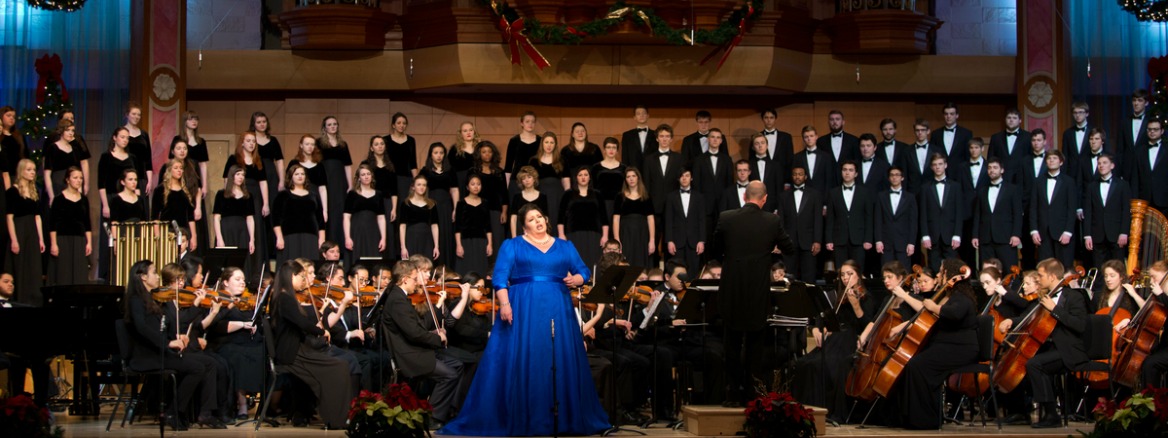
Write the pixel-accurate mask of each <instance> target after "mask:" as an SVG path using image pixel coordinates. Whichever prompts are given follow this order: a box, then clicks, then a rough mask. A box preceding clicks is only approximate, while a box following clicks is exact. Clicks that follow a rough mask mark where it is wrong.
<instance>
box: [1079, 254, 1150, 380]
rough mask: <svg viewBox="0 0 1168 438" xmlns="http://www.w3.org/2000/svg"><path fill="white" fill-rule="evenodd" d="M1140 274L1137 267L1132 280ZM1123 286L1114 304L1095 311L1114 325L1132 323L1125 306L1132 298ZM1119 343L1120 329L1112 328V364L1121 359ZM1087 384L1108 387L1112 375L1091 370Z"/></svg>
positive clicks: (1136, 278)
mask: <svg viewBox="0 0 1168 438" xmlns="http://www.w3.org/2000/svg"><path fill="white" fill-rule="evenodd" d="M1139 276H1140V272H1139V269H1138V268H1137V269H1135V271H1134V272H1133V273H1132V277H1131V280H1132V281H1133V282H1134V281H1136V280H1138V279H1139ZM1123 286H1124V285H1120V287H1119V291H1118V292H1116V293H1118V294H1120V295H1119V298H1116V299H1115V304H1114V305H1112V306H1103V307H1100V308H1099V310H1097V311H1095V314H1096V315H1107V316H1108V318H1109V319H1111V326H1112V327H1115V326H1117V325H1119V323H1120V322H1123V321H1124V320H1127V321H1128V323H1129V324H1130V323H1131V312H1128V311H1127V309H1124V308H1123V300H1124V299H1130V298H1128V296H1127V294H1128V292H1127V290H1126V289H1124V287H1123ZM1118 343H1119V331H1116V330H1112V331H1111V363H1112V364H1114V363H1116V362H1117V361H1118V359H1119V348H1117V347H1118ZM1097 362H1101V363H1106V362H1105V361H1102V360H1100V361H1097ZM1087 386H1088V387H1090V388H1091V389H1108V388H1110V386H1111V383H1110V376H1109V375H1108V373H1105V372H1102V371H1091V372H1089V373H1087Z"/></svg>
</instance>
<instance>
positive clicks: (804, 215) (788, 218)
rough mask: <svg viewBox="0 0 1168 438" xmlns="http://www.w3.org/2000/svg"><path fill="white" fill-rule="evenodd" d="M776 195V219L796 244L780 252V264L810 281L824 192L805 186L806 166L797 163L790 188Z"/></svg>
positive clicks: (815, 269) (815, 274)
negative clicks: (799, 165) (790, 250)
mask: <svg viewBox="0 0 1168 438" xmlns="http://www.w3.org/2000/svg"><path fill="white" fill-rule="evenodd" d="M778 196H779V202H778V213H779V219H782V221H783V228H784V229H787V230H792V233H793V235H794V240H795V245H796V247H797V249H796V250H795V252H787V253H783V265H785V267H786V268H787V272H790V273H792V274H793V275H794V276H795V278H797V279H799V280H801V281H805V282H813V281H815V279H817V278H819V269H818V268H819V267H818V266H817V263H816V258H817V256H819V250H820V249H821V248H822V246H823V245H822V244H823V193H820V192H819V190H815V189H813V188H810V187H807V170H806V169H804V168H802V167H796V168H794V169H791V190H788V191H785V192H782V193H779V194H778ZM914 217H915V215H914ZM913 236H914V238H915V236H916V233H915V232H914V233H913Z"/></svg>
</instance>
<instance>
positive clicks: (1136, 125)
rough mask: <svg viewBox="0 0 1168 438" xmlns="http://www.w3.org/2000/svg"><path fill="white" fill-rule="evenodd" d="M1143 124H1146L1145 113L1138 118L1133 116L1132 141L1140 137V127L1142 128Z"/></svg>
mask: <svg viewBox="0 0 1168 438" xmlns="http://www.w3.org/2000/svg"><path fill="white" fill-rule="evenodd" d="M1143 126H1144V115H1143V114H1140V115H1139V118H1136V116H1132V121H1131V130H1132V141H1136V139H1137V138H1140V128H1142V127H1143Z"/></svg>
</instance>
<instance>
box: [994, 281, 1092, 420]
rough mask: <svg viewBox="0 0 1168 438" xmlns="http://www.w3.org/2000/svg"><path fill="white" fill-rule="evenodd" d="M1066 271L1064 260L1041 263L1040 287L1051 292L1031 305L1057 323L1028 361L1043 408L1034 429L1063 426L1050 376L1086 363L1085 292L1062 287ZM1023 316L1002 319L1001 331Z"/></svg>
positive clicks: (1036, 397) (1028, 372) (1029, 377)
mask: <svg viewBox="0 0 1168 438" xmlns="http://www.w3.org/2000/svg"><path fill="white" fill-rule="evenodd" d="M1064 272H1065V269H1064V268H1063V264H1062V262H1059V261H1058V260H1057V259H1054V258H1048V259H1045V260H1043V261H1041V262H1038V275H1037V277H1038V279H1037V283H1038V287H1039V288H1040V289H1042V290H1047V291H1049V292H1047V293H1041V292H1040V293H1039V296H1040V297H1039V298H1038V299H1035V300H1034V301H1033V302H1032V303H1031V306H1042V307H1044V308H1046V310H1047V311H1049V312H1050V314H1051V315H1053V317H1054V320H1055V321H1056V322H1057V323H1056V325H1055V327H1054V331H1053V332H1051V334H1050V337H1049V338H1048V339H1047V342H1046V343H1045V344H1043V345H1042V348H1040V349H1039V351H1038V353H1037V354H1035V355H1034V357H1031V358H1030V360H1028V361H1027V362H1026V379H1027V380H1029V381H1030V387H1031V390H1032V391H1033V400H1034V402H1035V403H1037V404H1038V405H1039V407H1040V409H1041V410H1042V412H1041V414H1040V419H1039V421H1038V422H1037V423H1034V424H1031V427H1035V428H1050V427H1060V426H1062V420H1061V419H1060V418H1059V415H1058V404H1057V403H1056V402H1057V399H1056V398H1055V397H1056V394H1055V392H1054V384H1053V379H1052V377H1051V376H1052V375H1057V374H1060V373H1064V372H1066V371H1067V370H1069V369H1071V368H1073V367H1076V366H1079V365H1082V364H1083V363H1086V362H1087V348H1086V346H1085V345H1084V343H1083V338H1084V337H1085V336H1086V328H1087V313H1088V312H1087V305H1088V304H1087V298H1086V293H1085V291H1082V290H1076V289H1071V288H1070V287H1065V286H1063V285H1062V278H1063V274H1064ZM1027 280H1029V278H1027ZM1023 318H1025V317H1024V316H1020V317H1017V318H1014V319H1006V320H1003V321H1002V323H1001V324H999V325H998V330H1000V331H1002V332H1003V333H1009V330H1010V328H1011V327H1013V326H1014V325H1015V324H1021V323H1022V322H1024V321H1023Z"/></svg>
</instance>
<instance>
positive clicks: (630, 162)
mask: <svg viewBox="0 0 1168 438" xmlns="http://www.w3.org/2000/svg"><path fill="white" fill-rule="evenodd" d="M633 121H635V122H637V126H636V127H634V128H633V129H630V130H628V131H625V132H624V134H622V135H621V146H623V148H622V149H621V162H622V163H624V165H626V166H629V167H635V168H637V170H640V171H641V172H642V173H644V172H645V155H646V154H650V153H652V152H653V151H655V150H657V134H656V133H654V132H653V128H650V127H649V107H646V106H645V105H637V106H636V108H634V109H633Z"/></svg>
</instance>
